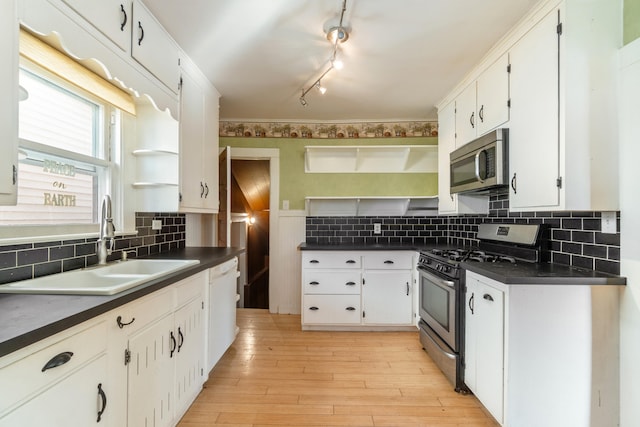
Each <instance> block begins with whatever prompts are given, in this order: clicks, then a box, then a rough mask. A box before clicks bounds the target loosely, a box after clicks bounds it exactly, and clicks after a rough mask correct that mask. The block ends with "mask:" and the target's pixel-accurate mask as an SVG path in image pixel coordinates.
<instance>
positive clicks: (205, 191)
mask: <svg viewBox="0 0 640 427" xmlns="http://www.w3.org/2000/svg"><path fill="white" fill-rule="evenodd" d="M208 196H209V186H208V185H207V183H206V182H205V183H204V198H205V199H206V198H207V197H208Z"/></svg>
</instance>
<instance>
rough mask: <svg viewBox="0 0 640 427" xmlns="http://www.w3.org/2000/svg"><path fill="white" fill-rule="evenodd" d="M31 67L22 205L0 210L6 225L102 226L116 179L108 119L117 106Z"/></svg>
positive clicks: (23, 78) (0, 222)
mask: <svg viewBox="0 0 640 427" xmlns="http://www.w3.org/2000/svg"><path fill="white" fill-rule="evenodd" d="M29 68H30V69H29V70H27V69H21V70H20V85H21V86H22V87H24V88H25V89H26V90H27V92H28V94H29V97H28V98H27V99H26V100H25V101H22V102H21V103H20V106H19V107H20V108H19V138H20V142H19V147H20V152H19V164H18V203H17V205H16V206H7V207H3V208H2V209H1V210H0V226H10V225H48V224H51V225H56V226H60V225H65V224H68V225H71V224H94V223H97V220H98V219H97V216H98V215H97V213H98V200H101V199H102V195H103V194H105V193H106V192H107V189H108V184H109V180H110V175H111V174H110V171H111V164H110V163H109V161H108V159H109V156H108V150H107V149H106V148H107V147H106V144H105V142H104V141H105V140H106V138H105V134H106V131H105V129H104V128H105V125H104V123H105V120H104V117H105V114H110V113H111V109H112V107H110V106H109V105H106V104H104V103H103V102H101V101H99V100H98V99H97V98H95V97H92V96H91V95H89V94H86V93H83V91H82V90H80V89H78V88H75V87H73V86H72V85H70V84H68V83H66V82H64V81H62V80H61V79H57V78H55V77H52V76H50V75H48V74H47V73H46V72H44V71H43V72H41V73H37V74H36V72H34V71H33V68H32V67H29ZM36 70H37V69H36Z"/></svg>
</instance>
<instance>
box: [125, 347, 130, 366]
mask: <svg viewBox="0 0 640 427" xmlns="http://www.w3.org/2000/svg"><path fill="white" fill-rule="evenodd" d="M129 362H131V351H129V349H128V348H125V349H124V366H127V365H128V364H129Z"/></svg>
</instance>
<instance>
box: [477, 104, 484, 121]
mask: <svg viewBox="0 0 640 427" xmlns="http://www.w3.org/2000/svg"><path fill="white" fill-rule="evenodd" d="M478 117H479V118H480V122H481V123H484V105H482V106H481V107H480V111H478Z"/></svg>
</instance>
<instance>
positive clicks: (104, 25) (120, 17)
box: [63, 0, 132, 52]
mask: <svg viewBox="0 0 640 427" xmlns="http://www.w3.org/2000/svg"><path fill="white" fill-rule="evenodd" d="M63 1H64V2H65V3H66V4H68V5H69V6H70V7H71V8H72V9H73V10H75V11H76V12H77V13H78V14H79V15H81V16H82V17H83V18H84V19H86V20H87V21H88V22H90V23H91V25H93V26H94V27H96V29H98V31H100V32H101V33H102V34H104V35H105V36H106V37H107V38H109V40H111V41H112V42H113V43H115V44H116V45H117V46H118V47H119V48H120V49H122V50H123V51H125V52H129V50H130V49H131V1H132V0H88V1H87V0H63Z"/></svg>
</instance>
